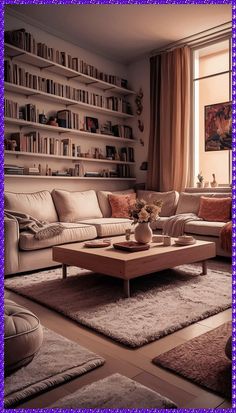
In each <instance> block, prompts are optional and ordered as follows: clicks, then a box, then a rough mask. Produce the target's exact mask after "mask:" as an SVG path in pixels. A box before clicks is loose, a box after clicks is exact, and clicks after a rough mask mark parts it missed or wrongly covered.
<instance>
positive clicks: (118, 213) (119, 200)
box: [108, 194, 136, 218]
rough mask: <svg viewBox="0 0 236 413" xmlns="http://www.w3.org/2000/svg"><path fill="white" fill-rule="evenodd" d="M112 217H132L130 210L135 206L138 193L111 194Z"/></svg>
mask: <svg viewBox="0 0 236 413" xmlns="http://www.w3.org/2000/svg"><path fill="white" fill-rule="evenodd" d="M108 199H109V202H110V205H111V210H112V215H111V216H112V218H130V215H129V211H130V209H131V208H133V207H134V205H135V202H136V194H110V195H108Z"/></svg>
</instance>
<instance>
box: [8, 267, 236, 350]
mask: <svg viewBox="0 0 236 413" xmlns="http://www.w3.org/2000/svg"><path fill="white" fill-rule="evenodd" d="M209 267H211V268H209V269H208V274H207V275H205V276H200V275H199V274H200V273H201V266H200V265H184V266H181V267H176V268H175V269H171V270H166V271H161V272H159V273H156V274H152V275H147V276H143V277H139V278H137V279H134V280H131V297H130V298H124V295H123V282H122V280H120V279H116V278H113V277H108V276H104V275H101V274H94V273H92V272H90V271H85V270H80V269H79V268H76V267H69V268H68V274H69V276H68V278H67V279H64V280H63V279H62V275H61V269H60V268H57V269H53V270H47V271H42V272H38V273H34V274H31V275H26V276H18V277H14V278H10V279H7V280H5V286H6V288H7V289H9V290H12V291H14V292H16V293H18V294H21V295H23V296H25V297H29V298H30V299H33V300H35V301H37V302H38V303H40V304H43V305H45V306H47V307H49V308H52V309H54V310H56V311H58V312H60V313H62V314H64V315H65V316H67V317H69V318H71V319H72V320H75V321H77V322H78V323H80V324H81V325H84V326H87V327H89V328H92V329H94V330H96V331H98V332H99V333H102V334H104V335H106V336H108V337H110V338H112V339H114V340H116V341H118V342H119V343H122V344H124V345H127V346H130V347H139V346H142V345H144V344H147V343H149V342H151V341H154V340H157V339H159V338H161V337H163V336H166V335H167V334H170V333H173V332H174V331H176V330H179V329H181V328H183V327H186V326H188V325H190V324H192V323H195V322H196V321H199V320H202V319H204V318H206V317H209V316H211V315H214V314H217V313H219V312H220V311H223V310H225V309H226V308H229V307H230V306H231V291H232V290H231V267H230V264H228V263H225V264H224V266H222V268H220V270H218V269H217V263H214V262H212V263H209ZM218 268H219V267H218ZM223 268H224V269H223Z"/></svg>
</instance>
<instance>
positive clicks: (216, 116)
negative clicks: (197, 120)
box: [205, 102, 232, 151]
mask: <svg viewBox="0 0 236 413" xmlns="http://www.w3.org/2000/svg"><path fill="white" fill-rule="evenodd" d="M230 149H232V102H224V103H216V104H214V105H208V106H205V151H222V150H230Z"/></svg>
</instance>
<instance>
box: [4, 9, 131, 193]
mask: <svg viewBox="0 0 236 413" xmlns="http://www.w3.org/2000/svg"><path fill="white" fill-rule="evenodd" d="M52 18H53V17H52ZM20 28H25V29H26V30H27V31H29V32H30V33H32V34H33V35H34V37H35V39H36V41H38V42H39V41H40V42H45V43H46V44H47V45H49V46H50V47H54V48H58V49H59V50H61V51H66V52H67V53H70V54H71V55H73V56H78V57H80V58H81V59H84V60H85V61H86V62H87V63H90V64H92V65H94V66H95V67H97V68H98V69H99V70H101V71H104V72H106V73H109V74H113V75H117V76H120V77H124V78H126V79H128V78H129V76H128V72H127V67H126V66H125V65H122V64H119V63H116V62H114V61H110V60H108V59H105V58H103V57H101V56H99V55H98V54H94V53H91V52H89V51H87V50H84V49H82V48H80V47H77V46H75V45H74V44H71V43H68V42H66V41H64V40H63V34H62V38H58V37H55V36H53V35H52V34H49V33H47V32H45V31H43V30H41V29H39V28H37V27H34V26H32V25H30V24H27V23H25V22H24V21H23V20H19V19H18V18H16V17H13V16H11V15H7V14H6V15H5V30H13V29H20ZM20 66H25V67H26V68H27V65H23V64H22V63H20ZM28 68H29V69H30V72H31V73H35V74H38V75H42V73H41V74H40V71H39V70H38V69H37V68H33V67H32V66H29V67H28ZM44 73H45V76H46V77H48V78H51V79H54V80H58V81H59V82H61V83H63V81H64V79H65V78H63V77H60V76H56V75H55V74H54V73H53V74H51V73H50V72H44ZM70 85H71V86H74V87H77V88H80V87H81V88H82V89H84V88H86V86H85V85H84V84H80V83H78V82H77V81H73V80H71V81H70ZM131 86H132V84H130V87H131ZM90 91H96V93H98V94H102V93H103V92H102V91H100V90H99V89H95V88H94V89H92V88H91V87H90ZM111 95H112V93H111V92H106V96H111ZM7 96H8V97H9V99H12V100H16V99H17V101H19V103H20V104H22V105H24V104H26V103H34V104H36V105H37V108H38V109H39V110H40V112H41V111H43V110H44V111H45V113H46V114H48V115H50V114H53V113H55V112H56V111H57V110H60V109H63V108H64V106H63V105H60V104H57V103H55V104H51V103H48V102H44V101H43V100H40V99H37V98H33V97H30V98H28V99H27V98H26V97H24V96H23V95H22V96H20V95H17V98H16V96H15V95H14V94H13V93H9V92H8V94H7ZM73 111H75V112H78V113H79V116H80V119H81V120H82V121H83V118H84V116H94V117H96V118H98V119H99V121H100V122H105V121H107V120H111V121H112V123H113V124H116V123H120V124H124V123H127V122H126V121H125V120H123V119H122V120H121V119H118V118H113V117H110V116H109V117H108V116H104V115H103V114H99V113H96V111H94V112H92V111H86V112H85V111H83V110H80V109H78V108H75V109H74V108H73ZM50 112H51V113H50ZM18 131H19V129H18V128H17V127H15V128H13V127H12V126H11V127H6V130H5V132H6V135H8V134H9V133H13V132H18ZM29 132H30V131H29ZM43 136H44V135H43ZM45 136H58V134H57V133H52V132H47V133H46V134H45ZM63 137H66V136H63ZM74 139H75V140H76V142H77V145H78V144H79V145H81V151H82V152H86V151H87V150H88V149H91V147H99V148H101V149H102V150H103V153H104V154H105V145H109V141H99V140H98V139H97V138H96V136H94V138H93V140H92V139H88V140H85V139H81V137H79V136H78V137H74V138H73V140H74ZM115 144H116V145H115V146H116V147H117V148H119V147H121V146H122V143H118V142H117V143H116V142H115ZM111 145H114V141H112V143H111ZM13 159H14V158H13V157H12V156H11V157H7V159H6V162H7V163H11V162H12V160H13ZM39 163H41V164H42V167H43V169H45V168H46V164H47V163H48V164H49V160H48V162H47V161H46V160H43V159H42V158H29V157H28V158H26V157H25V158H24V157H20V158H19V159H17V164H19V165H25V166H33V165H34V164H36V165H38V164H39ZM29 164H30V165H29ZM57 165H58V167H57V168H56V166H57ZM50 167H52V168H53V169H63V168H64V167H72V163H69V164H68V162H67V161H64V160H62V161H53V160H51V159H50ZM108 167H110V169H112V165H108ZM102 168H104V166H102V165H101V167H100V165H99V164H95V163H92V162H91V163H86V169H87V170H90V171H93V170H98V169H102ZM134 174H135V171H134ZM132 185H133V183H132V182H128V181H119V182H118V181H109V182H108V181H100V182H98V181H97V182H95V181H87V182H85V181H83V180H81V181H76V180H68V181H66V180H65V179H63V180H57V181H56V179H55V180H53V179H31V180H30V179H16V180H14V179H13V178H7V179H6V183H5V189H6V190H11V191H17V192H25V191H26V190H27V191H29V192H30V191H34V190H38V189H43V188H47V189H52V188H54V187H55V186H57V187H61V188H62V187H64V188H67V189H68V190H77V189H79V190H80V189H81V190H83V189H90V188H91V189H92V188H93V189H122V188H127V187H129V186H132Z"/></svg>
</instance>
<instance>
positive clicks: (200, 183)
mask: <svg viewBox="0 0 236 413" xmlns="http://www.w3.org/2000/svg"><path fill="white" fill-rule="evenodd" d="M197 179H198V182H197V188H203V187H204V177H203V175H202V172H199V174H198V176H197Z"/></svg>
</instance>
